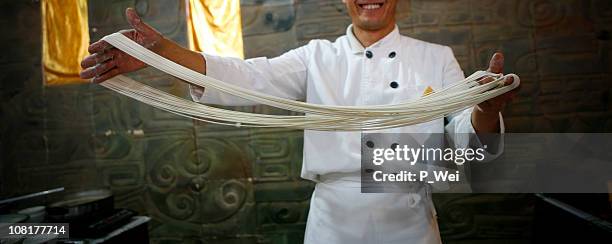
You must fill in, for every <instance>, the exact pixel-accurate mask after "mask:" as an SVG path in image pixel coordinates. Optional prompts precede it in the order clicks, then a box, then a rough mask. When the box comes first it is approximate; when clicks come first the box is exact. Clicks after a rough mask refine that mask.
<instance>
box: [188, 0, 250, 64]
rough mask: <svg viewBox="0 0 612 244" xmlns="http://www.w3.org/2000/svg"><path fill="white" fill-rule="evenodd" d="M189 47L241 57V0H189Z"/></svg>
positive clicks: (195, 49)
mask: <svg viewBox="0 0 612 244" xmlns="http://www.w3.org/2000/svg"><path fill="white" fill-rule="evenodd" d="M188 16H189V17H188V19H187V33H188V35H189V47H190V48H191V50H194V51H200V52H205V53H209V54H213V55H221V56H230V57H238V58H244V51H243V49H242V26H241V18H240V0H189V12H188Z"/></svg>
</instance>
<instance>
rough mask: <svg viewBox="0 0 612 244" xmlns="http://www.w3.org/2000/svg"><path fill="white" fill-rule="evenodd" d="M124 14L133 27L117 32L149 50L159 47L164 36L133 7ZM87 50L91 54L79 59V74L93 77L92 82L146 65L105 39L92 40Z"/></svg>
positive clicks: (85, 77) (84, 76)
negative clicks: (80, 68) (80, 69)
mask: <svg viewBox="0 0 612 244" xmlns="http://www.w3.org/2000/svg"><path fill="white" fill-rule="evenodd" d="M125 14H126V16H127V20H128V22H129V23H130V25H131V26H132V28H133V29H129V30H122V31H120V32H119V33H121V34H123V35H125V36H127V37H128V38H130V39H132V40H133V41H135V42H136V43H138V44H140V45H142V46H144V47H146V48H149V49H151V50H155V49H156V48H159V47H158V46H159V44H160V43H161V42H162V40H163V38H164V37H163V36H162V35H161V34H160V33H159V32H158V31H157V30H155V29H153V27H151V26H149V25H147V24H146V23H144V22H143V21H142V19H141V18H140V16H138V14H137V13H136V11H135V10H134V9H133V8H128V9H126V10H125ZM88 51H89V53H90V54H91V55H89V56H87V57H85V58H84V59H83V60H82V61H81V67H82V68H83V70H82V71H81V73H80V76H81V78H83V79H92V78H93V79H92V80H91V81H92V82H94V83H100V82H103V81H105V80H108V79H110V78H112V77H114V76H116V75H120V74H124V73H128V72H132V71H136V70H139V69H142V68H144V67H146V66H147V65H146V64H145V63H143V62H141V61H140V60H138V59H136V58H134V57H132V56H130V55H127V54H126V53H124V52H123V51H121V50H119V49H117V48H114V47H113V46H111V45H110V44H108V42H106V41H102V40H99V41H97V42H94V43H93V44H91V45H90V46H89V49H88Z"/></svg>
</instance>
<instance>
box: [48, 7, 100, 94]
mask: <svg viewBox="0 0 612 244" xmlns="http://www.w3.org/2000/svg"><path fill="white" fill-rule="evenodd" d="M41 13H42V32H43V33H42V41H43V50H42V64H43V75H44V76H43V77H44V80H45V84H47V85H61V84H69V83H79V82H87V81H86V80H82V79H80V78H79V72H80V71H81V65H80V62H81V60H82V59H83V58H84V57H85V56H87V54H88V53H87V47H88V46H89V32H88V29H89V28H88V24H87V0H73V1H64V0H43V1H41Z"/></svg>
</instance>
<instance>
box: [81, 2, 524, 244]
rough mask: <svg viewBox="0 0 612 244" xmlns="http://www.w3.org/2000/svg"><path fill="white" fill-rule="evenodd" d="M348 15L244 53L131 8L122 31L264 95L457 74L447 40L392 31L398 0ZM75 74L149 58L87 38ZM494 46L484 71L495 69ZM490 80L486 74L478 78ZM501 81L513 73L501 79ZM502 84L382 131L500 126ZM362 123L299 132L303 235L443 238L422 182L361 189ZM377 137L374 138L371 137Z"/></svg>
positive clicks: (363, 90)
mask: <svg viewBox="0 0 612 244" xmlns="http://www.w3.org/2000/svg"><path fill="white" fill-rule="evenodd" d="M343 2H344V4H345V5H346V9H347V11H348V13H349V15H350V17H351V20H352V24H351V25H349V26H348V27H347V29H346V34H345V35H343V36H341V37H339V38H337V39H336V40H335V41H333V42H332V41H328V40H312V41H310V42H309V43H308V44H306V45H304V46H301V47H298V48H296V49H293V50H290V51H288V52H286V53H285V54H283V55H281V56H279V57H276V58H266V57H259V58H253V59H248V60H241V59H237V58H230V57H220V56H215V55H210V54H206V53H203V54H201V53H197V52H193V51H190V50H188V49H185V48H183V47H181V46H179V45H178V44H176V43H174V42H172V41H170V40H168V39H166V38H164V37H163V36H162V35H161V34H160V33H159V32H157V31H156V30H154V29H153V28H152V27H150V26H149V25H147V24H145V23H143V22H142V21H141V19H140V17H138V15H137V14H136V13H135V11H134V10H133V9H127V10H126V15H127V17H128V21H129V23H130V24H131V25H132V27H133V29H130V30H124V31H121V33H123V34H124V35H126V36H127V37H129V38H131V39H132V40H134V41H136V42H138V43H139V44H141V45H143V46H145V47H147V48H149V49H151V50H152V51H154V52H156V53H158V54H160V55H162V56H164V57H166V58H168V59H170V60H172V61H174V62H176V63H179V64H181V65H183V66H186V67H188V68H190V69H193V70H195V71H198V72H201V73H203V74H206V75H208V76H210V77H213V78H216V79H218V80H222V81H224V82H228V83H231V84H234V85H238V86H242V87H245V88H248V89H250V90H254V91H258V92H263V93H267V94H270V95H274V96H278V97H283V98H289V99H295V100H302V101H306V102H308V103H315V104H325V105H343V106H361V105H379V104H395V103H399V102H402V101H406V100H409V99H414V98H418V97H421V96H423V94H424V93H426V92H428V91H433V92H435V91H436V90H439V89H442V88H443V87H445V86H447V85H449V84H451V83H453V82H456V81H459V80H462V79H464V73H463V71H462V70H461V68H460V67H459V64H458V62H457V60H456V59H455V57H454V54H453V51H452V50H451V48H449V47H446V46H442V45H437V44H432V43H428V42H424V41H420V40H417V39H413V38H410V37H407V36H403V35H401V34H400V33H399V31H398V27H397V25H396V23H395V12H396V5H397V0H343ZM89 52H90V53H91V55H90V56H88V57H86V58H85V59H84V60H83V61H82V63H81V65H82V66H83V68H84V70H83V71H82V73H81V77H82V78H86V79H89V78H91V79H92V81H93V82H96V83H97V82H102V81H104V80H107V79H109V78H111V77H113V76H116V75H118V74H123V73H127V72H131V71H135V70H138V69H141V68H144V67H145V66H146V65H145V64H144V63H142V62H140V61H138V60H136V59H134V58H132V57H130V56H128V55H127V54H125V53H123V52H121V51H120V50H117V49H115V48H112V47H111V46H110V45H109V44H108V43H106V42H104V41H98V42H95V43H93V44H91V46H90V47H89ZM503 63H504V57H503V55H502V54H501V53H496V54H495V55H494V56H493V58H492V59H491V62H490V64H489V70H490V71H492V72H496V73H501V72H502V70H503ZM483 82H488V81H483ZM506 82H507V83H508V84H509V83H511V82H512V81H511V80H507V81H506ZM191 95H192V97H193V99H194V100H196V101H198V102H201V103H213V104H222V105H254V104H253V103H252V102H250V101H247V100H243V99H240V98H237V97H234V96H231V95H227V94H224V93H221V92H218V91H215V90H212V89H204V88H200V87H191ZM513 95H514V94H513V93H507V94H505V95H502V96H500V97H497V98H494V99H491V100H489V101H486V102H484V103H482V104H479V105H478V106H476V107H474V108H469V109H467V110H465V111H463V112H460V113H457V114H455V115H454V116H452V117H451V118H448V119H449V121H448V123H446V125H445V122H444V119H437V120H434V121H431V122H428V123H424V124H419V125H415V126H408V127H403V128H397V129H391V130H387V131H385V132H398V133H400V132H401V133H444V132H447V133H453V134H454V133H476V132H479V133H503V132H504V125H503V120H502V116H501V113H500V111H501V109H502V108H503V107H504V105H505V104H506V103H507V102H508V101H509V100H510V99H511V98H512V96H513ZM361 136H362V133H361V132H321V131H309V130H307V131H305V132H304V160H303V166H302V177H303V178H305V179H309V180H312V181H314V182H316V183H317V184H316V186H315V190H314V193H313V195H312V199H311V203H310V204H311V205H310V211H309V215H308V221H307V226H306V233H305V243H440V242H441V240H440V234H439V231H438V225H437V222H436V215H435V209H434V207H433V204H432V201H431V193H430V191H428V190H427V189H428V188H423V189H422V190H420V191H418V192H414V193H382V194H362V193H360V174H359V172H360V166H361V163H360V162H361V161H360V160H361V149H360V148H361V147H360V143H361ZM372 143H374V144H375V143H376V142H372Z"/></svg>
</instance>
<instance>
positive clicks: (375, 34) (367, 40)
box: [353, 23, 395, 47]
mask: <svg viewBox="0 0 612 244" xmlns="http://www.w3.org/2000/svg"><path fill="white" fill-rule="evenodd" d="M394 29H395V23H392V24H390V25H387V26H385V27H383V28H380V29H375V30H367V29H363V28H359V27H358V26H357V25H355V24H353V34H354V35H355V37H356V38H357V40H359V42H361V45H362V46H363V47H369V46H371V45H372V44H374V43H376V42H378V41H380V39H383V38H384V37H385V36H387V35H389V33H391V32H392V31H393V30H394Z"/></svg>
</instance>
